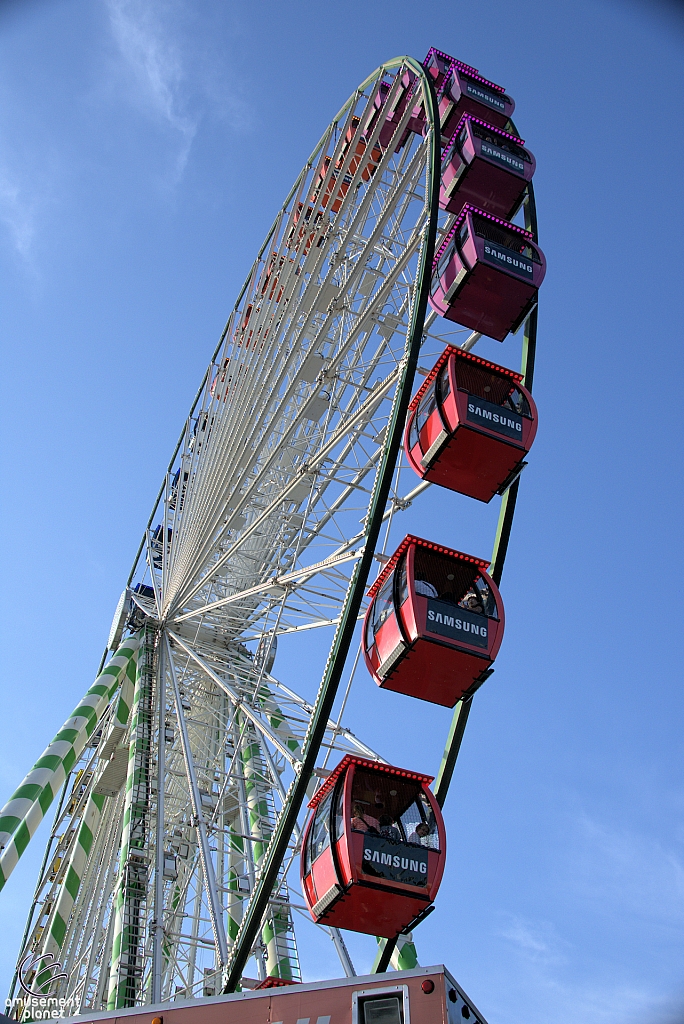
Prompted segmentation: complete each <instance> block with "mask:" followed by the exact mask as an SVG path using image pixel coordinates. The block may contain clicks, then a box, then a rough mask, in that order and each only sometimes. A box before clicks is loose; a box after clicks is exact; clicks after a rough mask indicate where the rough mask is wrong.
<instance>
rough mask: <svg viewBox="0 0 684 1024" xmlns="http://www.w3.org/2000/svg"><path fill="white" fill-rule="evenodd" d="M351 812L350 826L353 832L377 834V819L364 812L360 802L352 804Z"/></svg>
mask: <svg viewBox="0 0 684 1024" xmlns="http://www.w3.org/2000/svg"><path fill="white" fill-rule="evenodd" d="M352 814H353V817H352V820H351V827H352V829H353V830H354V831H355V832H370V833H371V834H374V835H377V834H378V825H379V821H378V819H377V818H373V817H371V815H370V814H366V813H365V811H364V809H363V807H362V806H361V804H354V807H353V811H352Z"/></svg>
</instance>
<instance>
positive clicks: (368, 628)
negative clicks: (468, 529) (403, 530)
mask: <svg viewBox="0 0 684 1024" xmlns="http://www.w3.org/2000/svg"><path fill="white" fill-rule="evenodd" d="M488 566H489V563H488V562H483V561H482V559H480V558H474V557H473V556H472V555H464V554H463V553H462V552H461V551H454V550H452V549H451V548H445V547H442V545H440V544H433V543H431V542H430V541H427V540H422V539H421V538H420V537H414V536H412V535H411V534H409V535H408V536H406V537H405V538H404V540H403V541H402V542H401V544H400V545H399V547H398V548H397V550H396V551H395V552H394V554H393V555H392V557H391V558H390V560H389V562H388V563H387V565H386V566H385V568H384V569H383V571H382V572H381V573H380V575H379V576H378V578H377V580H376V581H375V583H374V584H373V586H372V587H371V589H370V590H369V591H368V595H369V597H370V598H371V603H370V605H369V606H368V611H367V612H366V617H365V619H364V624H363V636H362V643H363V653H364V658H365V660H366V665H367V667H368V670H369V672H370V673H371V675H372V676H373V678H374V679H375V681H376V683H377V684H378V685H379V686H381V687H382V688H383V689H385V690H395V691H396V692H398V693H405V694H407V696H409V697H418V699H419V700H426V701H429V702H430V703H431V704H442V705H443V706H445V707H453V706H454V704H455V703H456V701H457V700H460V699H461V698H462V697H464V696H467V695H469V694H472V693H474V692H475V690H477V688H478V687H479V686H481V684H482V683H483V682H484V681H485V679H486V678H487V676H488V675H489V674H490V671H489V669H490V666H491V664H492V662H493V661H494V659H495V658H496V655H497V654H498V652H499V648H500V646H501V641H502V639H503V632H504V609H503V602H502V600H501V595H500V594H499V590H498V588H497V586H496V584H495V583H494V581H493V580H492V579H491V578H490V577H489V576H488V575H487V573H486V571H485V570H486V569H487V568H488Z"/></svg>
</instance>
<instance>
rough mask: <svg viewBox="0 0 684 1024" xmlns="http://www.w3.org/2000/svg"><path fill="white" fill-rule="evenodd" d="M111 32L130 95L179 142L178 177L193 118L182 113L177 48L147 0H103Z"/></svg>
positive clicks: (184, 100)
mask: <svg viewBox="0 0 684 1024" xmlns="http://www.w3.org/2000/svg"><path fill="white" fill-rule="evenodd" d="M107 8H108V11H109V18H110V24H111V29H112V35H113V37H114V39H115V41H116V44H117V46H118V48H119V51H120V53H121V56H122V58H123V60H124V64H125V67H126V68H127V70H128V71H129V73H130V75H131V76H132V83H133V84H134V86H135V88H134V91H133V94H132V98H133V99H134V100H135V102H136V103H137V104H138V105H139V106H140V107H141V108H142V109H143V110H145V111H146V113H147V114H148V115H149V116H150V117H152V118H153V119H154V120H156V121H157V122H158V123H161V124H164V125H166V126H168V127H170V128H171V129H172V130H173V132H174V133H175V134H176V135H177V137H178V140H179V150H178V153H177V154H176V161H175V175H174V177H175V180H176V181H178V180H179V179H180V178H181V176H182V174H183V171H184V170H185V166H186V164H187V161H188V157H189V155H190V149H191V146H192V142H193V139H194V137H195V133H196V131H197V124H198V120H197V118H194V117H192V116H191V115H190V114H189V113H188V112H187V103H188V99H187V94H186V91H185V81H186V75H185V70H184V66H183V60H182V58H181V54H180V51H179V48H178V46H177V45H176V43H175V42H174V40H173V39H172V38H171V37H170V35H169V32H168V30H166V29H165V27H164V25H163V24H162V18H161V13H162V12H161V9H160V7H159V6H158V5H157V4H155V3H154V2H151V0H148V2H142V3H141V2H140V0H107Z"/></svg>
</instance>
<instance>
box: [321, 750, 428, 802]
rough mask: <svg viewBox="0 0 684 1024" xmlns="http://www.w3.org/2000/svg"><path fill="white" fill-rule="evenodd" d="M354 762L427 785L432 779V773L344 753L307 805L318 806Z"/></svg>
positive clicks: (362, 766) (363, 766) (376, 770)
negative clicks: (427, 773)
mask: <svg viewBox="0 0 684 1024" xmlns="http://www.w3.org/2000/svg"><path fill="white" fill-rule="evenodd" d="M352 764H355V765H358V766H359V767H361V768H370V769H372V770H373V771H374V772H385V773H386V774H388V775H394V776H395V777H396V778H401V779H411V780H412V781H414V782H425V783H427V785H428V786H429V785H430V783H431V782H432V781H433V779H434V775H421V774H420V772H409V771H407V770H406V769H405V768H395V767H394V766H393V765H391V764H385V763H384V761H371V760H370V759H369V758H367V757H359V756H358V755H357V754H345V755H344V757H343V758H342V760H341V761H340V763H339V764H338V766H337V768H335V770H334V771H333V772H331V774H330V775H329V776H328V778H327V779H326V780H325V782H324V783H323V785H322V786H321V787H320V789H318V790H317V791H316V793H315V794H314V795H313V796H312V798H311V800H310V801H309V807H318V805H319V803H320V802H321V800H322V799H323V797H324V796H325V795H326V793H329V792H330V790H331V789H332V788H333V786H334V785H335V783H336V782H337V780H338V779H339V777H340V775H342V774H343V773H344V772H346V770H347V768H349V766H350V765H352Z"/></svg>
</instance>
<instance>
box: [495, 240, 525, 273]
mask: <svg viewBox="0 0 684 1024" xmlns="http://www.w3.org/2000/svg"><path fill="white" fill-rule="evenodd" d="M484 251H485V256H487V257H488V258H489V259H490V260H491V261H492V262H493V263H505V264H506V266H507V267H510V269H511V270H515V271H517V272H518V273H520V272H521V271H522V272H523V274H529V275H530V276H531V275H532V272H533V270H534V268H533V266H532V264H531V262H530V261H529V260H525V259H523V258H522V257H521V256H516V255H515V253H512V252H510V251H509V250H508V249H500V248H498V246H496V245H492V243H491V242H485V246H484Z"/></svg>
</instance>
